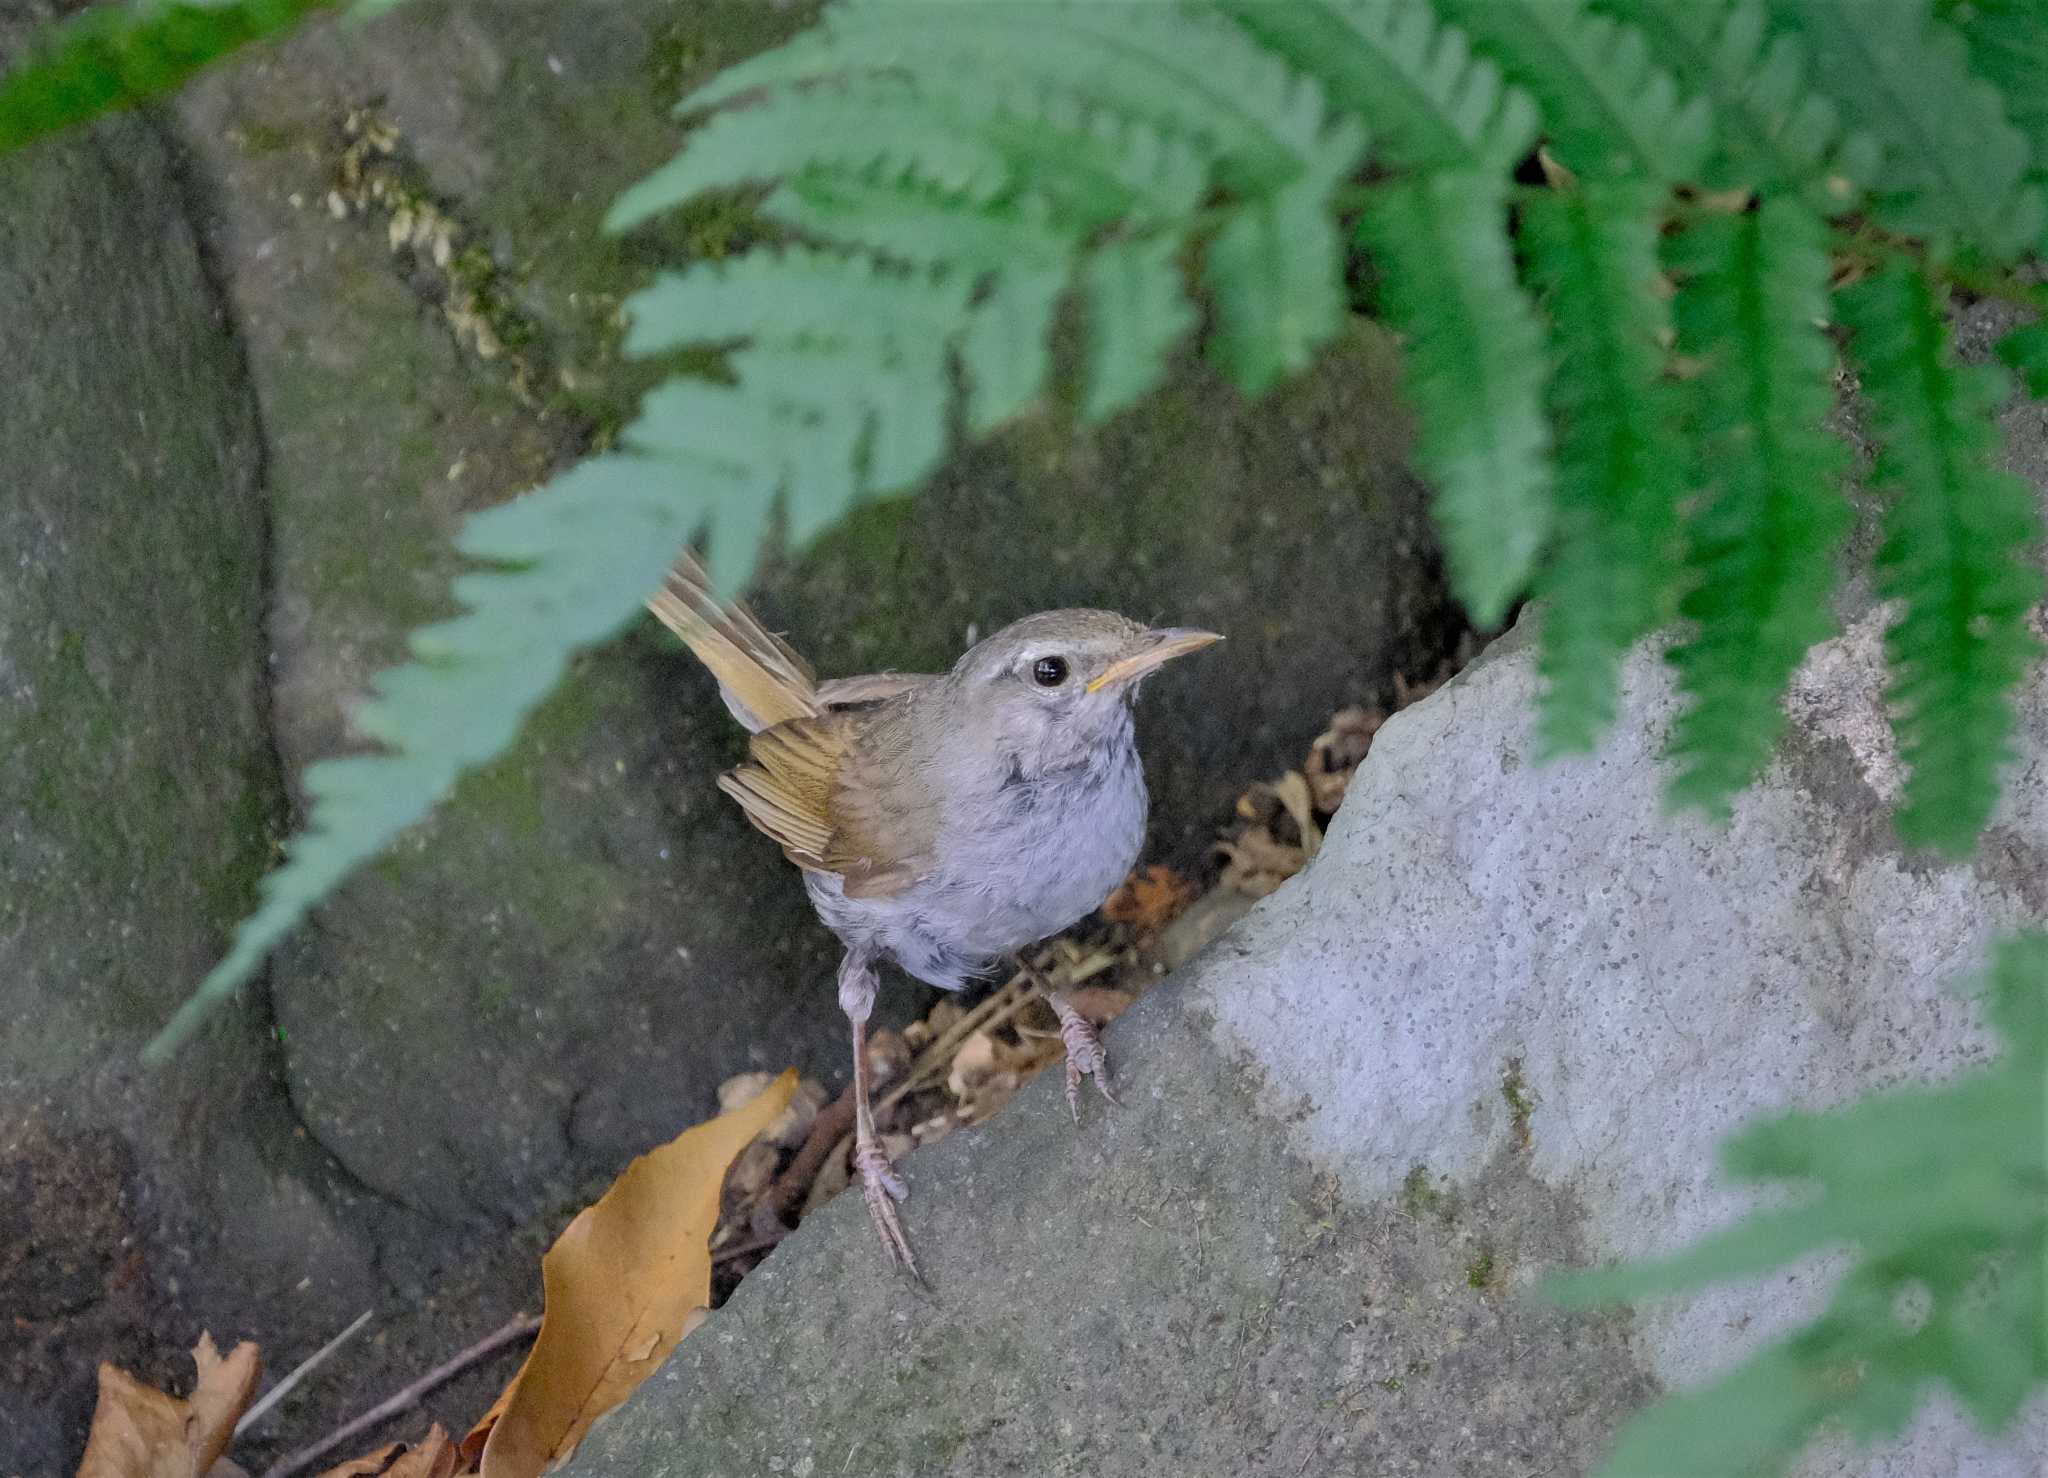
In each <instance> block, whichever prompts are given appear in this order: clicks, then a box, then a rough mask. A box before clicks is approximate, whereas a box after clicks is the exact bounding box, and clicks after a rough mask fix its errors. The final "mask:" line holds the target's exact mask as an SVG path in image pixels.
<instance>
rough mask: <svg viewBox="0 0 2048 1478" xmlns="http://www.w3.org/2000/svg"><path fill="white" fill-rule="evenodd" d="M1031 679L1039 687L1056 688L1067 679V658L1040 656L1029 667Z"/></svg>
mask: <svg viewBox="0 0 2048 1478" xmlns="http://www.w3.org/2000/svg"><path fill="white" fill-rule="evenodd" d="M1031 680H1032V681H1033V682H1035V683H1037V684H1038V685H1039V686H1040V687H1041V688H1056V687H1058V686H1059V685H1060V684H1061V683H1063V682H1065V681H1066V680H1067V659H1066V658H1064V657H1040V658H1039V659H1038V662H1037V664H1036V665H1035V666H1033V667H1032V669H1031Z"/></svg>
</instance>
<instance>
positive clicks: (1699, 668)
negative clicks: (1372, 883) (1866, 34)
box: [1668, 197, 1850, 816]
mask: <svg viewBox="0 0 2048 1478" xmlns="http://www.w3.org/2000/svg"><path fill="white" fill-rule="evenodd" d="M1668 261H1669V263H1670V265H1672V266H1673V267H1674V268H1675V269H1676V270H1677V271H1678V272H1680V273H1682V274H1684V276H1685V278H1686V280H1685V281H1684V282H1683V284H1682V285H1681V286H1680V288H1679V290H1678V296H1677V298H1676V300H1675V301H1674V303H1673V306H1672V317H1673V320H1674V324H1675V326H1676V328H1677V332H1678V348H1679V351H1680V352H1681V353H1682V354H1685V355H1688V356H1691V357H1693V358H1695V359H1697V360H1698V361H1699V362H1700V369H1699V372H1698V374H1697V375H1695V377H1694V378H1692V379H1691V380H1688V381H1686V382H1685V386H1684V389H1685V395H1686V398H1687V403H1688V411H1689V420H1690V421H1691V422H1692V424H1693V427H1694V438H1695V442H1696V444H1697V449H1698V451H1697V455H1698V457H1699V465H1698V469H1697V475H1699V476H1700V477H1702V478H1703V479H1704V482H1705V494H1704V496H1703V498H1702V500H1701V501H1700V503H1699V504H1698V506H1697V507H1696V508H1695V509H1694V510H1693V512H1692V514H1691V516H1690V518H1689V519H1688V527H1687V531H1686V540H1687V554H1686V558H1687V563H1688V565H1689V567H1690V572H1691V575H1692V577H1693V580H1694V582H1695V583H1694V585H1693V588H1692V590H1691V591H1690V592H1689V593H1688V594H1687V595H1686V596H1685V598H1684V600H1683V601H1681V603H1680V605H1679V612H1680V614H1681V615H1682V616H1684V617H1685V618H1686V619H1687V621H1688V622H1689V623H1690V625H1691V631H1690V633H1689V634H1688V635H1687V636H1686V637H1685V639H1684V640H1682V641H1681V642H1680V643H1679V644H1678V645H1677V646H1675V647H1673V648H1672V649H1671V652H1670V654H1669V660H1670V661H1671V662H1672V664H1673V665H1674V666H1675V667H1676V668H1677V669H1678V681H1679V687H1680V689H1681V690H1682V691H1683V692H1684V693H1685V694H1686V696H1687V697H1688V698H1689V699H1690V700H1691V701H1690V704H1689V706H1688V707H1687V708H1686V710H1685V712H1684V713H1683V714H1681V715H1680V716H1679V719H1678V722H1677V725H1676V727H1675V728H1674V730H1673V733H1672V737H1671V742H1670V753H1671V756H1672V758H1674V759H1675V760H1677V761H1678V762H1679V765H1680V770H1679V773H1678V776H1677V777H1676V779H1674V780H1673V782H1672V785H1671V791H1670V795H1671V799H1672V801H1673V803H1674V804H1677V805H1681V806H1696V807H1698V808H1700V809H1701V810H1704V811H1706V812H1708V813H1709V814H1710V815H1715V816H1722V815H1725V814H1726V813H1727V811H1728V806H1729V800H1730V797H1732V796H1733V795H1734V794H1735V792H1736V791H1738V790H1740V789H1742V788H1743V787H1744V786H1746V785H1747V784H1749V782H1750V781H1751V780H1752V779H1754V778H1755V776H1756V775H1757V773H1758V772H1759V771H1760V770H1761V769H1762V768H1763V766H1764V764H1765V762H1766V761H1767V760H1768V759H1769V758H1770V755H1771V750H1772V748H1773V746H1774V745H1775V744H1776V742H1777V737H1778V734H1779V732H1780V731H1781V730H1782V729H1783V727H1784V715H1783V714H1782V713H1781V712H1780V710H1779V707H1778V699H1779V695H1780V693H1781V692H1782V691H1783V689H1784V687H1785V684H1786V682H1787V681H1788V680H1789V679H1790V678H1791V676H1792V671H1793V669H1794V668H1795V667H1797V666H1798V665H1799V662H1800V659H1801V658H1803V657H1804V656H1805V655H1806V649H1807V648H1808V647H1810V646H1812V645H1813V644H1814V643H1815V642H1818V641H1821V640H1823V639H1825V638H1826V637H1827V635H1828V634H1829V632H1830V631H1831V630H1832V628H1833V618H1832V616H1831V615H1830V614H1829V610H1828V594H1829V591H1830V590H1831V589H1832V588H1833V585H1834V574H1835V569H1834V556H1835V550H1836V547H1837V546H1838V545H1839V544H1840V543H1841V540H1842V538H1843V537H1844V535H1845V534H1846V533H1847V531H1848V528H1849V524H1850V511H1849V505H1848V503H1847V501H1846V500H1845V499H1844V497H1843V496H1842V493H1841V490H1840V489H1839V487H1838V486H1837V480H1838V478H1839V477H1840V475H1841V473H1842V471H1843V468H1844V464H1845V461H1846V453H1845V451H1844V449H1843V448H1842V446H1841V444H1840V443H1839V442H1837V441H1836V440H1835V439H1834V438H1833V437H1831V436H1829V435H1828V434H1827V433H1826V431H1824V430H1823V429H1822V422H1823V420H1824V419H1825V418H1826V416H1827V414H1828V411H1829V409H1830V408H1831V407H1832V405H1833V394H1832V391H1831V389H1830V384H1829V375H1830V372H1831V370H1832V368H1833V365H1834V349H1833V347H1832V346H1831V345H1830V343H1829V342H1828V339H1827V336H1826V335H1825V334H1823V333H1822V332H1821V330H1820V328H1819V327H1818V325H1819V323H1820V322H1821V321H1822V320H1823V319H1824V317H1825V316H1826V313H1827V283H1828V259H1827V252H1826V238H1825V228H1824V226H1823V224H1822V223H1821V221H1820V220H1819V219H1818V218H1816V217H1815V216H1814V215H1813V214H1812V213H1811V212H1809V211H1808V210H1806V208H1805V207H1804V206H1802V205H1800V204H1798V203H1797V202H1795V201H1792V200H1789V199H1786V198H1783V197H1780V198H1778V199H1774V200H1769V201H1766V202H1765V203H1764V204H1763V205H1762V207H1761V208H1759V209H1758V210H1756V211H1753V212H1747V213H1744V214H1741V215H1736V216H1720V217H1712V218H1709V219H1706V220H1703V221H1701V222H1699V223H1698V224H1696V225H1694V226H1692V227H1691V228H1690V229H1688V230H1687V231H1686V232H1685V233H1684V234H1683V235H1681V236H1679V237H1678V238H1676V240H1675V241H1674V242H1673V243H1672V246H1671V250H1670V252H1669V255H1668Z"/></svg>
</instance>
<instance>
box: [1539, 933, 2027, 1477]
mask: <svg viewBox="0 0 2048 1478" xmlns="http://www.w3.org/2000/svg"><path fill="white" fill-rule="evenodd" d="M1981 996H1982V999H1983V1001H1984V1004H1985V1007H1986V1012H1985V1014H1986V1015H1987V1016H1988V1017H1989V1018H1990V1021H1991V1024H1992V1026H1993V1027H1994V1028H1995V1029H1996V1030H1997V1032H1998V1035H1999V1036H2000V1037H2002V1038H2003V1039H2004V1043H2005V1049H2006V1050H2005V1053H2004V1055H2003V1057H2002V1058H2001V1059H2000V1060H1999V1061H1998V1062H1996V1063H1994V1064H1993V1065H1992V1066H1990V1067H1988V1068H1980V1069H1978V1070H1977V1071H1975V1072H1971V1073H1967V1074H1965V1075H1963V1076H1961V1077H1958V1078H1956V1079H1954V1080H1953V1081H1951V1082H1947V1083H1943V1084H1941V1085H1939V1086H1936V1087H1931V1088H1908V1089H1903V1090H1896V1091H1893V1092H1889V1093H1884V1094H1881V1095H1877V1096H1873V1097H1868V1098H1864V1099H1860V1100H1858V1101H1856V1102H1854V1103H1851V1104H1848V1105H1846V1106H1844V1107H1841V1108H1837V1109H1831V1110H1829V1111H1827V1112H1824V1113H1791V1114H1786V1115H1783V1116H1782V1117H1779V1118H1776V1119H1771V1120H1767V1121H1765V1122H1763V1123H1761V1124H1758V1125H1755V1126H1754V1127H1752V1128H1749V1129H1746V1130H1744V1131H1743V1132H1742V1133H1740V1134H1738V1135H1737V1136H1735V1137H1734V1138H1733V1139H1730V1140H1728V1141H1727V1142H1725V1143H1724V1144H1723V1145H1722V1147H1721V1159H1722V1163H1723V1165H1724V1167H1725V1168H1726V1170H1727V1172H1728V1174H1729V1176H1730V1177H1731V1178H1732V1179H1735V1180H1739V1181H1749V1182H1765V1183H1773V1184H1774V1188H1775V1189H1777V1190H1780V1191H1790V1190H1791V1189H1792V1188H1793V1187H1794V1186H1798V1187H1800V1188H1802V1189H1803V1190H1806V1191H1816V1190H1817V1191H1818V1195H1812V1194H1804V1195H1801V1196H1800V1197H1799V1198H1798V1199H1797V1201H1796V1202H1795V1203H1794V1204H1791V1205H1778V1206H1775V1207H1774V1208H1773V1209H1766V1210H1762V1211H1758V1212H1755V1213H1752V1214H1751V1215H1750V1216H1749V1217H1747V1218H1746V1219H1744V1220H1742V1221H1740V1222H1737V1223H1736V1224H1735V1225H1733V1226H1730V1227H1728V1228H1727V1229H1726V1230H1724V1231H1721V1232H1718V1233H1715V1234H1713V1235H1710V1236H1708V1237H1706V1238H1705V1239H1703V1240H1702V1241H1700V1242H1699V1243H1698V1244H1696V1245H1695V1246H1693V1247H1692V1248H1690V1249H1688V1250H1686V1251H1684V1252H1681V1253H1679V1254H1678V1255H1677V1256H1675V1257H1672V1258H1669V1259H1666V1260H1664V1261H1661V1262H1654V1263H1648V1264H1642V1265H1636V1266H1623V1267H1619V1268H1611V1269H1603V1270H1601V1271H1598V1272H1593V1273H1585V1274H1580V1275H1577V1276H1574V1277H1568V1278H1562V1279H1558V1280H1556V1281H1554V1282H1553V1283H1552V1284H1551V1286H1550V1289H1549V1293H1550V1296H1551V1297H1553V1298H1555V1299H1557V1300H1558V1301H1559V1302H1561V1303H1565V1304H1568V1305H1578V1306H1585V1305H1589V1304H1596V1303H1604V1302H1608V1301H1610V1300H1613V1299H1618V1298H1626V1299H1631V1300H1639V1299H1641V1298H1643V1297H1645V1296H1648V1295H1654V1294H1664V1293H1675V1292H1683V1291H1689V1290H1692V1289H1696V1288H1699V1287H1701V1286H1702V1285H1705V1284H1709V1283H1715V1282H1720V1281H1722V1280H1724V1279H1728V1278H1734V1277H1741V1276H1755V1275H1756V1274H1759V1273H1764V1272H1768V1271H1770V1270H1772V1269H1775V1268H1780V1267H1784V1266H1786V1265H1788V1264H1791V1263H1794V1262H1797V1261H1800V1260H1803V1259H1807V1258H1811V1257H1813V1256H1815V1255H1816V1254H1819V1253H1822V1252H1825V1251H1831V1250H1836V1249H1840V1248H1844V1247H1847V1248H1853V1249H1854V1256H1855V1259H1856V1260H1855V1262H1854V1263H1853V1264H1852V1265H1851V1267H1850V1269H1849V1272H1848V1273H1847V1274H1846V1275H1845V1276H1844V1277H1843V1278H1842V1280H1841V1281H1840V1283H1838V1284H1837V1285H1836V1288H1835V1290H1834V1293H1833V1296H1832V1297H1831V1298H1830V1300H1829V1302H1828V1306H1827V1308H1826V1309H1825V1311H1823V1312H1822V1313H1821V1315H1820V1316H1819V1317H1818V1318H1817V1319H1815V1320H1813V1321H1812V1322H1811V1323H1809V1324H1807V1325H1805V1326H1803V1327H1802V1328H1800V1329H1798V1330H1795V1331H1794V1332H1793V1333H1792V1334H1790V1335H1789V1336H1787V1337H1786V1338H1784V1339H1782V1340H1779V1341H1777V1342H1776V1343H1774V1344H1772V1345H1769V1346H1767V1347H1766V1348H1765V1349H1763V1350H1762V1351H1761V1352H1759V1353H1758V1354H1756V1355H1753V1356H1751V1357H1750V1359H1749V1360H1747V1361H1745V1362H1744V1363H1743V1364H1742V1365H1741V1366H1739V1367H1738V1368H1737V1369H1736V1370H1735V1371H1734V1372H1733V1373H1732V1374H1730V1375H1727V1376H1724V1377H1722V1378H1721V1379H1720V1380H1719V1381H1717V1382H1716V1383H1714V1384H1713V1385H1710V1386H1708V1387H1706V1388H1704V1389H1702V1390H1698V1391H1686V1392H1680V1393H1678V1394H1676V1395H1674V1396H1670V1397H1668V1398H1666V1399H1665V1400H1663V1401H1660V1402H1658V1403H1657V1404H1656V1405H1655V1406H1653V1407H1651V1408H1650V1409H1649V1410H1648V1411H1646V1412H1644V1413H1643V1414H1642V1415H1640V1416H1638V1417H1637V1418H1636V1419H1635V1420H1633V1421H1632V1422H1630V1423H1629V1424H1628V1426H1627V1427H1626V1428H1624V1429H1623V1431H1622V1433H1621V1436H1620V1439H1619V1440H1618V1442H1617V1443H1616V1445H1615V1450H1614V1452H1613V1454H1612V1455H1611V1456H1610V1457H1609V1458H1608V1460H1607V1462H1606V1463H1605V1464H1604V1465H1603V1466H1602V1467H1601V1468H1600V1475H1601V1478H1634V1475H1637V1474H1643V1473H1653V1472H1654V1473H1687V1474H1697V1475H1708V1474H1715V1475H1718V1474H1730V1473H1745V1474H1755V1475H1766V1474H1780V1473H1783V1472H1785V1471H1786V1470H1787V1469H1788V1468H1789V1467H1790V1466H1791V1464H1792V1460H1793V1458H1794V1457H1795V1456H1796V1455H1797V1454H1798V1452H1799V1450H1800V1449H1801V1448H1802V1447H1803V1446H1804V1445H1805V1444H1806V1442H1807V1441H1808V1440H1809V1439H1810V1438H1811V1437H1812V1436H1813V1435H1814V1434H1815V1433H1816V1432H1818V1431H1819V1430H1820V1429H1821V1428H1822V1427H1823V1426H1825V1425H1827V1424H1829V1423H1834V1424H1836V1425H1838V1426H1839V1427H1840V1428H1842V1429H1843V1430H1845V1431H1846V1432H1847V1433H1848V1434H1849V1435H1850V1436H1852V1437H1854V1438H1856V1439H1858V1440H1860V1441H1866V1442H1867V1441H1871V1440H1874V1439H1877V1438H1881V1437H1887V1436H1893V1435H1896V1434H1897V1433H1898V1432H1900V1431H1902V1430H1904V1428H1905V1427H1906V1425H1907V1424H1908V1422H1910V1421H1911V1420H1912V1418H1913V1416H1914V1413H1915V1412H1916V1410H1917V1409H1918V1408H1919V1406H1920V1404H1921V1403H1922V1402H1923V1401H1924V1400H1925V1399H1926V1398H1927V1396H1928V1394H1929V1393H1930V1391H1931V1390H1933V1389H1935V1388H1937V1387H1940V1386H1946V1387H1947V1388H1948V1389H1949V1391H1950V1392H1951V1393H1953V1395H1954V1396H1955V1398H1956V1399H1957V1401H1958V1402H1959V1403H1960V1404H1961V1405H1962V1407H1963V1409H1964V1410H1965V1411H1967V1412H1968V1413H1969V1414H1970V1416H1971V1417H1972V1418H1973V1419H1974V1420H1975V1421H1976V1423H1977V1425H1978V1427H1979V1428H1980V1429H1981V1430H1983V1431H1984V1432H1986V1433H1988V1434H1997V1433H1998V1432H2000V1431H2001V1430H2002V1429H2004V1428H2005V1427H2006V1426H2007V1425H2008V1424H2010V1423H2011V1422H2012V1420H2013V1419H2014V1417H2015V1416H2017V1415H2018V1414H2019V1412H2020V1410H2021V1408H2022V1407H2023V1406H2024V1405H2025V1403H2026V1400H2027V1397H2028V1396H2029V1395H2030V1394H2031V1393H2032V1391H2033V1390H2034V1389H2035V1388H2036V1387H2037V1386H2039V1385H2040V1384H2042V1383H2043V1382H2048V1338H2044V1336H2043V1325H2042V1312H2041V1311H2042V1308H2043V1299H2044V1298H2048V1202H2044V1200H2043V1197H2042V1184H2043V1176H2044V1169H2048V1167H2044V1165H2043V1150H2042V1125H2043V1123H2044V1122H2048V935H2043V934H2038V933H2035V934H2021V935H2018V936H2016V937H2013V938H2010V939H2007V940H2005V941H2003V942H2002V943H2000V945H1999V946H1998V948H1997V951H1996V953H1995V954H1994V956H1993V959H1992V966H1991V971H1990V975H1989V978H1988V980H1987V981H1986V982H1985V985H1984V986H1983V988H1982V991H1981ZM1774 1199H1776V1198H1774ZM1909 1295H1910V1296H1911V1297H1912V1298H1913V1299H1914V1301H1915V1302H1916V1303H1918V1304H1919V1305H1920V1307H1921V1310H1922V1312H1921V1314H1920V1315H1919V1316H1918V1317H1916V1318H1914V1319H1913V1320H1910V1321H1909V1320H1907V1319H1904V1318H1901V1317H1900V1313H1899V1310H1900V1303H1901V1300H1902V1299H1904V1298H1906V1297H1908V1296H1909ZM1674 1458H1676V1462H1675V1463H1674Z"/></svg>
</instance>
